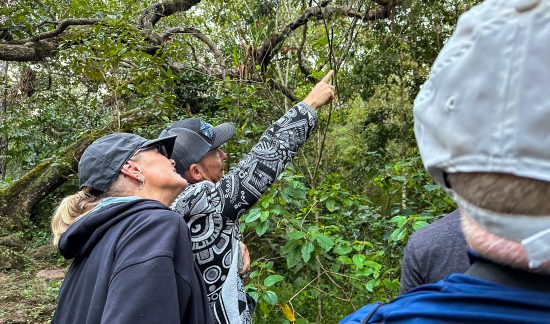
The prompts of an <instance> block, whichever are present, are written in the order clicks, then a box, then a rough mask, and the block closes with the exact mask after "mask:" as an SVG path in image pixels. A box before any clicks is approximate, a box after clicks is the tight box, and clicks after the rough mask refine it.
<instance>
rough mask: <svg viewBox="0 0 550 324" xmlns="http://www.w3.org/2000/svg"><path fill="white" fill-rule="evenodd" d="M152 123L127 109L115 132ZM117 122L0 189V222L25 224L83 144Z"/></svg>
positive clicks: (70, 169) (71, 168)
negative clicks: (34, 208)
mask: <svg viewBox="0 0 550 324" xmlns="http://www.w3.org/2000/svg"><path fill="white" fill-rule="evenodd" d="M155 122H158V121H155V120H154V116H153V114H144V112H143V111H141V112H136V111H131V112H128V113H126V114H125V115H124V116H123V117H122V118H121V120H120V125H121V126H120V129H118V131H121V132H131V131H132V130H133V129H135V128H136V127H143V126H145V125H150V124H152V123H155ZM118 123H119V121H118V120H115V121H113V122H112V125H109V126H108V127H106V128H104V129H101V130H93V131H89V132H88V133H87V134H85V135H84V136H83V137H82V138H81V139H79V140H78V141H77V142H75V143H74V144H72V145H71V146H69V147H67V148H66V149H64V150H62V151H61V152H59V154H57V156H56V157H54V158H51V159H49V160H46V161H44V162H42V163H40V164H39V165H38V166H36V167H35V168H34V169H33V170H31V171H30V172H28V173H27V174H26V175H25V176H23V177H22V178H21V179H19V180H17V181H15V182H13V183H12V184H11V185H10V186H8V187H7V188H5V189H0V224H2V226H3V227H4V228H5V229H7V230H10V231H13V230H19V229H22V228H23V227H25V226H26V225H27V223H28V220H29V217H30V215H31V212H32V209H33V207H34V206H35V205H36V204H37V203H39V202H40V201H41V200H42V199H44V198H45V197H46V196H48V195H49V194H50V193H52V192H53V191H54V190H55V189H57V188H59V186H61V185H62V184H63V183H65V181H67V178H68V177H69V176H70V175H72V174H75V173H76V171H77V169H78V160H79V159H80V156H81V155H82V153H83V152H84V150H85V149H86V147H88V145H89V144H90V143H92V142H93V141H94V140H95V139H97V138H99V137H101V136H103V135H105V134H107V133H110V132H112V131H113V130H114V129H117V128H118V127H117V126H118Z"/></svg>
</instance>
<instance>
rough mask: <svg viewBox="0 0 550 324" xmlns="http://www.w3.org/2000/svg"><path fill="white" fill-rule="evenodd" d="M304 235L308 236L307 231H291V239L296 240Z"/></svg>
mask: <svg viewBox="0 0 550 324" xmlns="http://www.w3.org/2000/svg"><path fill="white" fill-rule="evenodd" d="M304 237H306V233H304V232H302V231H296V232H292V233H290V236H289V240H291V241H296V240H299V239H301V238H304Z"/></svg>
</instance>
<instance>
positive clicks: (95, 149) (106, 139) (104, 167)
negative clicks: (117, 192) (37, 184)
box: [78, 133, 176, 192]
mask: <svg viewBox="0 0 550 324" xmlns="http://www.w3.org/2000/svg"><path fill="white" fill-rule="evenodd" d="M175 140H176V136H169V137H161V138H158V139H155V140H147V139H145V138H143V137H141V136H139V135H136V134H130V133H112V134H109V135H105V136H103V137H101V138H99V139H97V140H96V141H94V142H93V143H92V144H90V146H88V147H87V148H86V150H85V151H84V153H83V154H82V157H81V158H80V162H79V163H78V179H79V180H80V189H82V187H90V188H93V189H96V190H99V191H101V192H105V191H107V189H109V187H110V186H111V184H112V183H113V182H114V181H115V179H116V178H117V176H118V174H119V172H120V169H122V166H123V165H124V163H126V162H127V161H128V160H129V159H130V158H131V157H132V156H133V155H135V154H136V152H138V151H139V150H144V149H148V148H153V147H155V146H160V147H162V148H163V150H162V151H164V152H165V153H166V156H167V157H168V158H169V157H170V156H171V155H172V149H173V147H174V141H175Z"/></svg>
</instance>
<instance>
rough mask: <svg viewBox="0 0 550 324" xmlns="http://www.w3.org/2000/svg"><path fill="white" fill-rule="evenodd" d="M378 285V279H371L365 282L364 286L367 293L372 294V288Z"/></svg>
mask: <svg viewBox="0 0 550 324" xmlns="http://www.w3.org/2000/svg"><path fill="white" fill-rule="evenodd" d="M379 285H380V279H371V280H369V281H368V282H367V285H366V286H365V287H366V288H367V290H368V291H370V292H373V290H374V288H376V287H378V286H379Z"/></svg>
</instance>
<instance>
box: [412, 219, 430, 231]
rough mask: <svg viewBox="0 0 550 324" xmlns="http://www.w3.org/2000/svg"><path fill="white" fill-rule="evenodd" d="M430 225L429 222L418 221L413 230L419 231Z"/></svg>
mask: <svg viewBox="0 0 550 324" xmlns="http://www.w3.org/2000/svg"><path fill="white" fill-rule="evenodd" d="M427 225H428V222H426V221H416V222H414V223H413V230H415V231H418V230H419V229H421V228H424V227H425V226H427Z"/></svg>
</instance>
